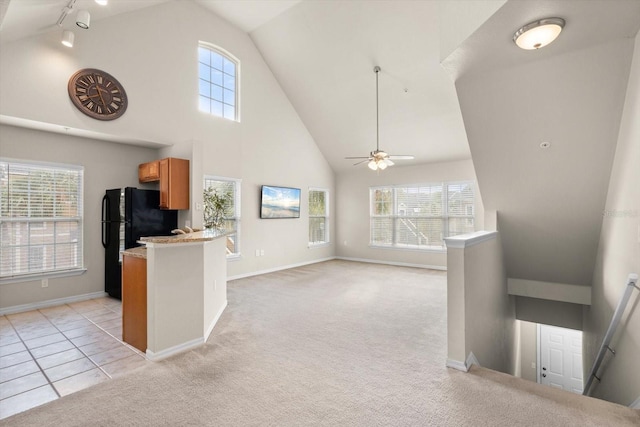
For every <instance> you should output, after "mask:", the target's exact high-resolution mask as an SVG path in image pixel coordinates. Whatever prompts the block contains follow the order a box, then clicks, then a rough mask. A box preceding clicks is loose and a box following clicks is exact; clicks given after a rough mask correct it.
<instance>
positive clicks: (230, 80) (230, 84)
mask: <svg viewBox="0 0 640 427" xmlns="http://www.w3.org/2000/svg"><path fill="white" fill-rule="evenodd" d="M222 79H223V81H224V87H225V89H231V90H233V91H235V90H236V78H235V76H230V75H229V74H224V75H223V76H222Z"/></svg>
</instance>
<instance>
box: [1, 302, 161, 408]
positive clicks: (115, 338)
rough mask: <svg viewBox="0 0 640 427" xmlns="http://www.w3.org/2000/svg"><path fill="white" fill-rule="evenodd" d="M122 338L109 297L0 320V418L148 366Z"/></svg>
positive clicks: (116, 307) (118, 312) (118, 313)
mask: <svg viewBox="0 0 640 427" xmlns="http://www.w3.org/2000/svg"><path fill="white" fill-rule="evenodd" d="M121 340H122V304H121V302H120V300H117V299H114V298H98V299H92V300H87V301H81V302H76V303H71V304H65V305H60V306H56V307H49V308H43V309H40V310H34V311H28V312H24V313H17V314H9V315H6V316H0V419H2V418H6V417H9V416H11V415H13V414H16V413H18V412H22V411H26V410H27V409H30V408H33V407H35V406H39V405H42V404H44V403H47V402H49V401H51V400H55V399H57V398H59V397H61V396H66V395H67V394H71V393H74V392H76V391H78V390H82V389H84V388H87V387H90V386H92V385H94V384H98V383H100V382H102V381H107V380H109V379H110V378H114V377H117V376H119V375H123V374H125V373H128V372H131V371H133V370H135V369H138V368H140V367H142V366H145V365H146V364H148V363H151V362H149V361H148V360H147V359H146V358H145V357H144V354H143V353H141V352H139V351H138V350H137V349H135V348H133V347H131V346H129V345H127V344H125V343H123V342H122V341H121Z"/></svg>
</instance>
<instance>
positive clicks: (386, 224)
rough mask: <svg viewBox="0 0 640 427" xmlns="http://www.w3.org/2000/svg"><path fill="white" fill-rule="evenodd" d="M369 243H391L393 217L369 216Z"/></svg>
mask: <svg viewBox="0 0 640 427" xmlns="http://www.w3.org/2000/svg"><path fill="white" fill-rule="evenodd" d="M371 243H372V244H374V245H391V244H392V243H393V219H391V218H371Z"/></svg>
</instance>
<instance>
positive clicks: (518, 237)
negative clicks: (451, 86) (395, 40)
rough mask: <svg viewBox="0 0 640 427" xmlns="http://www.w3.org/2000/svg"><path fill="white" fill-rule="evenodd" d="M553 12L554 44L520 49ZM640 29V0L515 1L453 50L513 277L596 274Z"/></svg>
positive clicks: (472, 141) (560, 278)
mask: <svg viewBox="0 0 640 427" xmlns="http://www.w3.org/2000/svg"><path fill="white" fill-rule="evenodd" d="M549 16H559V17H562V18H564V19H565V20H566V21H567V24H566V27H565V30H564V31H563V32H562V34H561V36H560V37H559V38H558V40H557V41H556V42H554V43H553V44H551V45H549V46H548V47H546V48H544V49H541V50H540V51H522V50H520V49H518V48H516V47H515V45H514V44H513V42H512V41H511V39H510V38H511V35H512V34H513V32H514V30H515V29H516V28H517V27H518V26H520V25H524V24H526V23H528V22H530V21H533V20H535V19H540V18H544V17H549ZM514 26H515V28H514ZM639 27H640V2H638V1H616V0H614V1H588V2H584V1H562V2H559V1H509V2H507V4H505V5H504V6H503V7H502V8H501V9H500V10H499V11H498V12H496V13H495V14H494V15H493V16H492V17H491V18H490V19H489V20H488V21H487V22H485V24H483V25H482V26H481V27H480V28H479V29H478V30H477V31H476V32H475V33H474V34H473V35H472V36H471V37H470V38H468V39H467V40H465V42H464V43H463V44H462V45H461V46H460V47H459V48H458V49H457V50H456V51H454V52H453V53H452V54H451V56H450V57H449V58H447V60H445V64H444V65H445V66H446V67H447V68H448V69H449V70H450V71H451V72H452V74H453V75H454V76H455V77H456V79H457V80H456V89H457V93H458V97H459V100H460V105H461V110H462V115H463V118H464V124H465V128H466V131H467V135H468V139H469V145H470V149H471V154H472V158H473V162H474V166H475V169H476V174H477V176H478V181H479V187H480V191H481V193H482V199H483V203H484V206H485V209H487V210H497V211H498V219H499V229H500V231H501V236H502V242H503V245H504V252H505V256H506V262H507V273H508V275H509V277H516V278H524V279H531V280H541V281H551V282H563V283H573V284H580V285H589V284H590V283H591V278H592V274H593V268H594V264H595V258H596V251H597V246H598V239H599V236H600V227H601V224H602V215H603V209H604V206H605V200H606V193H607V188H608V182H609V176H610V173H611V165H612V162H613V156H614V153H615V147H616V142H617V137H618V129H619V124H620V117H621V112H622V107H623V104H624V97H625V91H626V86H627V81H628V73H629V67H630V63H631V59H632V53H633V43H634V41H633V38H632V37H634V36H635V34H636V33H637V31H638V28H639ZM542 142H549V143H550V144H551V145H550V147H549V148H546V149H543V148H541V147H540V144H541V143H542Z"/></svg>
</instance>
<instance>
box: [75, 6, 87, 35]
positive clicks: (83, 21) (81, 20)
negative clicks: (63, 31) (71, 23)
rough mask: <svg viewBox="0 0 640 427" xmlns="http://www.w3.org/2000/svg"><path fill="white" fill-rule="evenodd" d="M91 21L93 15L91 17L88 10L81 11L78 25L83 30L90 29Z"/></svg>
mask: <svg viewBox="0 0 640 427" xmlns="http://www.w3.org/2000/svg"><path fill="white" fill-rule="evenodd" d="M90 21H91V15H89V11H88V10H79V11H78V16H77V17H76V25H77V26H78V27H80V28H82V29H83V30H86V29H88V28H89V22H90Z"/></svg>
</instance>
